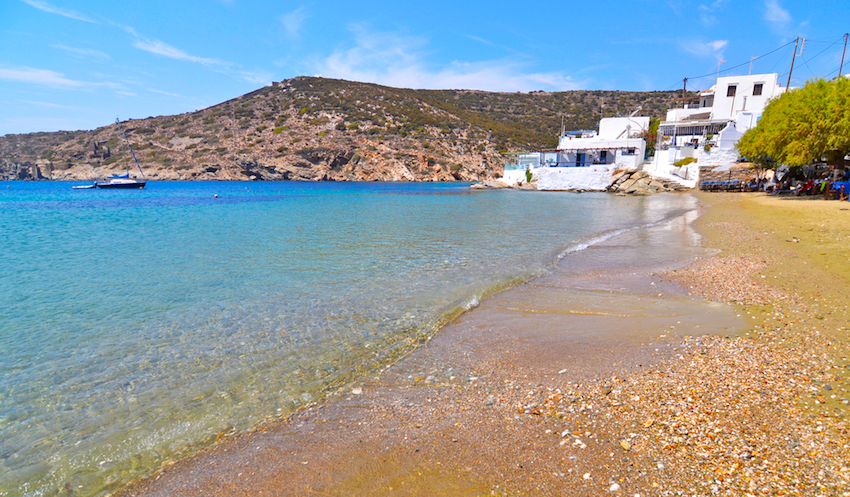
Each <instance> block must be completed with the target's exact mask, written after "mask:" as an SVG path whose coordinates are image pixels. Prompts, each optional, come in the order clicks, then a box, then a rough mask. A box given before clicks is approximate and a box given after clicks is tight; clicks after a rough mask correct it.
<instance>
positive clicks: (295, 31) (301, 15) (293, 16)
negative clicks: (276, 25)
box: [280, 7, 310, 38]
mask: <svg viewBox="0 0 850 497" xmlns="http://www.w3.org/2000/svg"><path fill="white" fill-rule="evenodd" d="M309 17H310V15H309V14H307V12H306V11H305V10H304V7H299V8H297V9H295V10H293V11H292V12H290V13H288V14H284V15H282V16H280V23H281V24H283V28H284V29H285V30H286V34H288V35H289V36H291V37H293V38H295V37H297V36H298V35H299V34H300V33H301V27H302V26H304V22H305V21H306V20H307V19H308V18H309Z"/></svg>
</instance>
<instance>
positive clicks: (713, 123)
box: [644, 73, 786, 187]
mask: <svg viewBox="0 0 850 497" xmlns="http://www.w3.org/2000/svg"><path fill="white" fill-rule="evenodd" d="M778 77H779V75H778V74H776V73H771V74H752V75H747V76H724V77H722V78H718V79H717V83H716V84H715V85H714V86H712V87H711V88H710V89H709V90H706V91H703V92H701V93H700V94H699V102H698V103H695V104H694V105H688V104H685V106H684V108H682V109H670V110H669V111H667V118H666V120H665V121H663V122H662V123H661V124H660V125H659V126H658V142H657V144H656V147H655V159H654V160H653V162H652V163H651V164H648V165H647V166H645V168H644V169H645V170H647V171H648V172H649V173H650V174H651V175H653V176H658V177H663V178H667V179H674V180H677V181H679V182H680V183H683V184H685V185H687V186H691V187H693V186H695V185H696V182H697V180H698V179H699V168H700V166H718V167H719V166H728V165H731V164H734V163H735V161H736V160H737V159H738V151H737V149H736V148H735V145H736V144H737V143H738V140H739V139H740V138H741V136H743V134H744V132H746V131H747V130H748V129H750V128H752V127H755V126H756V125H757V124H758V120H759V119H760V118H761V115H762V113H763V112H764V108H765V106H766V105H767V103H768V102H769V101H770V99H772V98H774V97H777V96H779V95H780V94H782V93H784V92H785V91H786V88H783V87H782V86H781V84H780V82H779V81H778ZM689 157H692V158H695V159H697V161H696V162H692V163H690V164H688V165H682V166H678V167H677V166H675V165H674V164H675V163H676V162H679V161H682V160H683V159H687V158H689Z"/></svg>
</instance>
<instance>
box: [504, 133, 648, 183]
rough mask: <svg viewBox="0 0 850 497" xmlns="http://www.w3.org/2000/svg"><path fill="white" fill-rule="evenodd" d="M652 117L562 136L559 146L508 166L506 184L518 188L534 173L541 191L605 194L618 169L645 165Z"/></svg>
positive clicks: (636, 167) (505, 175) (522, 156)
mask: <svg viewBox="0 0 850 497" xmlns="http://www.w3.org/2000/svg"><path fill="white" fill-rule="evenodd" d="M648 128H649V117H634V116H629V117H609V118H604V119H602V120H601V121H599V131H598V132H597V131H587V130H585V131H571V132H565V133H562V134H561V136H560V137H559V139H558V147H557V148H556V149H554V150H545V151H541V152H534V153H530V154H521V155H519V156H517V159H516V161H514V163H513V164H508V165H506V166H505V174H504V177H503V178H502V181H504V182H505V183H508V184H511V185H514V184H517V183H520V182H525V181H526V180H527V176H526V171H527V170H528V171H530V172H531V174H532V177H533V180H534V181H536V182H537V189H538V190H598V191H604V190H606V189H607V188H608V185H609V184H610V183H611V177H612V176H613V174H614V171H615V170H618V169H638V168H639V167H640V166H641V165H642V164H643V162H644V154H645V153H646V142H645V141H644V140H643V138H642V134H643V132H644V131H645V130H646V129H648Z"/></svg>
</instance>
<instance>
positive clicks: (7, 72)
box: [0, 67, 89, 88]
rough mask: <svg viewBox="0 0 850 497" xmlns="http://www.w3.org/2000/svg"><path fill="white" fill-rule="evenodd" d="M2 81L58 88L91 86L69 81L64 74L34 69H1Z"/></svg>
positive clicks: (81, 82)
mask: <svg viewBox="0 0 850 497" xmlns="http://www.w3.org/2000/svg"><path fill="white" fill-rule="evenodd" d="M0 80H5V81H17V82H20V83H33V84H38V85H45V86H52V87H57V88H81V87H84V86H87V85H89V83H85V82H83V81H75V80H73V79H68V78H66V77H65V75H64V74H62V73H58V72H55V71H51V70H49V69H35V68H32V67H17V68H12V69H4V68H0Z"/></svg>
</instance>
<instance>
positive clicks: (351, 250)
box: [0, 182, 694, 496]
mask: <svg viewBox="0 0 850 497" xmlns="http://www.w3.org/2000/svg"><path fill="white" fill-rule="evenodd" d="M76 184H78V183H76ZM71 185H72V184H71V183H62V182H37V183H26V182H10V183H3V182H0V261H2V262H0V264H2V265H0V495H55V494H57V493H64V492H66V491H67V490H69V489H72V490H73V491H74V492H75V495H84V496H85V495H102V494H105V493H107V492H109V491H111V490H115V489H116V488H118V487H120V485H122V484H123V483H126V482H127V481H129V480H131V479H133V478H137V477H140V476H143V475H145V474H148V473H149V472H150V471H152V470H153V469H155V468H157V467H159V465H160V464H162V462H163V461H164V460H167V459H171V458H175V457H179V456H180V455H182V454H185V453H187V452H188V451H190V450H192V449H193V448H197V447H199V446H203V445H205V444H209V443H211V442H212V441H214V440H215V438H216V437H217V436H219V435H220V434H224V433H228V432H232V431H234V430H235V431H238V430H244V429H246V428H249V427H251V426H253V425H256V424H257V423H258V422H260V421H262V420H264V419H267V418H269V417H273V416H280V415H286V414H288V413H290V412H292V410H294V409H296V408H297V407H298V406H300V405H303V404H305V403H309V402H312V401H315V400H318V399H320V398H321V397H322V396H323V392H326V391H327V390H328V389H331V388H335V387H337V386H339V385H340V384H342V383H344V382H346V381H349V380H351V379H352V378H355V377H356V376H357V375H361V374H366V373H369V372H373V371H375V370H377V369H380V368H381V367H383V366H385V365H386V364H387V363H388V362H390V361H392V360H394V359H397V358H398V357H399V356H400V355H401V354H403V353H404V352H406V351H408V350H410V348H411V347H412V346H414V345H415V344H416V343H417V342H418V341H419V340H422V339H424V338H426V337H428V336H430V335H431V334H433V333H434V332H435V331H436V330H437V329H438V328H439V326H440V325H441V324H442V323H443V322H444V321H445V320H446V319H448V318H450V317H452V316H454V315H456V314H457V313H458V312H460V311H462V310H463V309H464V308H469V307H470V306H474V305H475V304H476V303H477V301H478V300H479V299H481V298H483V297H485V296H487V295H488V294H491V293H493V292H495V291H498V290H499V289H501V288H505V287H506V286H509V285H511V284H514V283H516V282H518V281H521V280H525V279H528V278H530V277H533V276H535V275H539V274H541V273H542V272H545V271H546V270H547V268H549V267H551V265H552V264H553V263H554V262H555V261H556V260H557V259H558V257H559V256H563V255H564V254H569V253H570V252H571V251H575V250H580V249H581V248H582V247H585V246H586V245H588V244H591V243H593V242H594V241H595V240H599V239H601V238H605V237H606V236H609V235H611V234H613V233H616V232H621V231H622V230H626V229H630V228H634V227H638V226H645V225H647V224H653V223H657V222H660V221H662V220H664V219H669V218H671V217H673V216H674V215H678V214H681V213H682V212H684V211H687V210H691V209H693V208H694V199H693V198H692V197H690V196H682V195H659V196H653V197H647V198H625V197H614V196H611V195H608V194H602V193H599V194H596V193H594V194H581V195H578V194H565V193H544V192H537V193H531V192H517V191H504V190H500V191H470V190H469V189H468V188H467V186H468V185H466V184H418V183H417V184H412V183H401V184H399V183H395V184H388V183H368V184H366V183H361V184H352V183H318V184H316V183H221V182H215V183H205V182H190V183H160V182H151V183H149V184H148V186H147V188H145V189H144V190H132V191H108V190H72V189H71ZM216 194H217V195H218V198H216V197H215V195H216ZM567 257H569V255H567Z"/></svg>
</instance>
